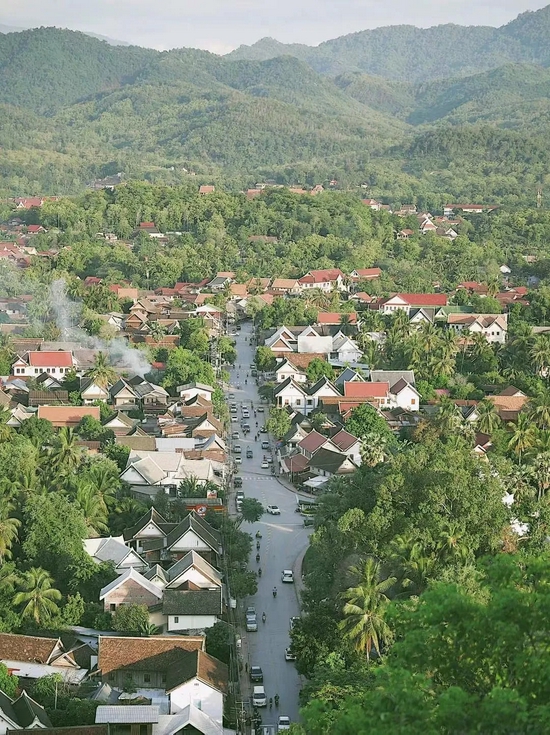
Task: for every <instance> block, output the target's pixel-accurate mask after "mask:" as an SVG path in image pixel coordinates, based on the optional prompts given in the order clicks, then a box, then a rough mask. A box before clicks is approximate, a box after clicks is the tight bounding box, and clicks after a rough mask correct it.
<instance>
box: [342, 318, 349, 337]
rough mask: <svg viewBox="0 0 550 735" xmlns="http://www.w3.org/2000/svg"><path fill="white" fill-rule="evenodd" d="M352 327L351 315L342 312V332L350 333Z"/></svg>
mask: <svg viewBox="0 0 550 735" xmlns="http://www.w3.org/2000/svg"><path fill="white" fill-rule="evenodd" d="M350 327H351V316H350V315H349V314H340V328H341V330H342V334H345V335H346V336H348V335H349V332H350Z"/></svg>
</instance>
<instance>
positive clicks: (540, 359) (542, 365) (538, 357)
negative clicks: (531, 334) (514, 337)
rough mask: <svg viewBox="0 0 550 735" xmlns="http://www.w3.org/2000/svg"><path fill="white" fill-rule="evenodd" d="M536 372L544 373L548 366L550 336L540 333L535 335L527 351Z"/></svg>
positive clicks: (549, 360) (549, 362) (549, 365)
mask: <svg viewBox="0 0 550 735" xmlns="http://www.w3.org/2000/svg"><path fill="white" fill-rule="evenodd" d="M529 357H530V358H531V360H532V362H533V365H534V367H535V370H536V372H537V373H538V374H539V375H546V374H547V372H548V368H549V367H550V336H548V335H547V334H541V335H539V336H537V337H535V342H534V344H533V346H532V347H531V349H530V351H529Z"/></svg>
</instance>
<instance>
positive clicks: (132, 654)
mask: <svg viewBox="0 0 550 735" xmlns="http://www.w3.org/2000/svg"><path fill="white" fill-rule="evenodd" d="M204 640H205V639H204V636H150V637H148V638H144V637H140V638H132V637H119V636H99V649H98V664H97V665H98V669H99V671H100V672H101V677H102V680H103V681H104V682H105V683H107V684H109V685H110V686H112V687H117V688H119V689H123V688H124V687H125V686H126V683H127V681H128V679H129V677H131V679H132V681H133V682H134V685H135V686H136V687H144V688H147V689H162V690H166V688H167V686H168V677H169V674H170V672H177V670H178V668H179V667H180V665H181V662H182V661H183V659H184V658H185V654H187V653H189V652H192V651H199V650H200V651H203V650H204Z"/></svg>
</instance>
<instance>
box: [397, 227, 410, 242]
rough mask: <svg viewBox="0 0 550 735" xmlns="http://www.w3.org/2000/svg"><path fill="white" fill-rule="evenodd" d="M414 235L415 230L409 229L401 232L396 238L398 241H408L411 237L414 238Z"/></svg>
mask: <svg viewBox="0 0 550 735" xmlns="http://www.w3.org/2000/svg"><path fill="white" fill-rule="evenodd" d="M413 235H414V230H410V229H408V228H406V229H404V230H399V232H398V233H397V235H396V238H397V239H398V240H408V239H409V237H412V236H413Z"/></svg>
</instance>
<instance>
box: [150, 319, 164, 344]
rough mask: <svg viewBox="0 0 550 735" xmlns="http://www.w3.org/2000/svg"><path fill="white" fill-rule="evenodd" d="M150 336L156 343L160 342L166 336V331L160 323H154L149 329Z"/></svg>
mask: <svg viewBox="0 0 550 735" xmlns="http://www.w3.org/2000/svg"><path fill="white" fill-rule="evenodd" d="M149 334H150V335H151V337H152V338H153V339H154V340H155V342H160V341H161V340H162V339H163V338H164V337H165V336H166V329H165V327H164V325H163V324H161V323H160V322H158V321H157V322H152V323H151V326H150V327H149Z"/></svg>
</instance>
